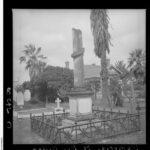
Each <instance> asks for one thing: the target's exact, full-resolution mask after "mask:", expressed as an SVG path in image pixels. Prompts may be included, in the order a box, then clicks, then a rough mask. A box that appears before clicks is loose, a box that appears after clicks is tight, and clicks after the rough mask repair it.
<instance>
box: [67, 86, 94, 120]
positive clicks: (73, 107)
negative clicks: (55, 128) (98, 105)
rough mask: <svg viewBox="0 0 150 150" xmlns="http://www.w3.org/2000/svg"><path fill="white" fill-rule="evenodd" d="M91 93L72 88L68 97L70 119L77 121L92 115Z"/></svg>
mask: <svg viewBox="0 0 150 150" xmlns="http://www.w3.org/2000/svg"><path fill="white" fill-rule="evenodd" d="M92 95H93V92H91V91H87V90H86V89H84V88H74V89H72V91H71V92H70V93H68V96H69V107H70V118H74V119H78V118H83V117H86V116H87V117H89V116H91V115H92Z"/></svg>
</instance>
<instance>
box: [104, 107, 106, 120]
mask: <svg viewBox="0 0 150 150" xmlns="http://www.w3.org/2000/svg"><path fill="white" fill-rule="evenodd" d="M105 113H106V112H105V108H104V120H105Z"/></svg>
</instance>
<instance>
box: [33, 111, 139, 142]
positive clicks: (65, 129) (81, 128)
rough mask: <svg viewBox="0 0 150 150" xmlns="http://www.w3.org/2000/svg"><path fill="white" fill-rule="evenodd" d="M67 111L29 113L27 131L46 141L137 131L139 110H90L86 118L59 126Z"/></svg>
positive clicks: (102, 137) (87, 139)
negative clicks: (137, 111)
mask: <svg viewBox="0 0 150 150" xmlns="http://www.w3.org/2000/svg"><path fill="white" fill-rule="evenodd" d="M68 117H69V113H61V114H53V115H44V114H43V115H42V116H34V115H32V114H31V115H30V120H31V131H32V132H35V133H37V134H38V135H40V136H41V137H43V138H44V139H46V140H47V141H48V142H49V143H50V144H79V143H88V142H90V141H92V140H94V139H99V140H103V139H105V138H110V137H113V136H117V135H121V134H129V133H132V132H137V131H140V114H139V113H136V114H130V113H129V112H121V111H116V112H115V111H113V110H106V109H103V110H100V109H95V110H93V117H92V119H88V122H87V118H86V122H83V120H84V119H82V123H80V124H77V122H80V121H79V120H78V121H76V122H74V124H71V125H68V126H63V123H62V122H63V120H64V119H67V118H68Z"/></svg>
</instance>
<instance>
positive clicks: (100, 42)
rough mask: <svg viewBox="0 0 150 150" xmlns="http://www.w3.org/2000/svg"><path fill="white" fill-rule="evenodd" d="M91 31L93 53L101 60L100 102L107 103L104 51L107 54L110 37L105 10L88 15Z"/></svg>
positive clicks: (94, 11)
mask: <svg viewBox="0 0 150 150" xmlns="http://www.w3.org/2000/svg"><path fill="white" fill-rule="evenodd" d="M90 20H91V29H92V33H93V37H94V52H95V54H96V56H97V57H99V58H100V59H101V78H102V100H103V101H104V102H105V103H106V101H108V103H109V92H108V71H107V62H106V51H107V52H108V53H109V44H111V43H110V39H111V36H110V34H109V32H108V24H109V18H108V15H107V10H106V9H92V10H91V14H90Z"/></svg>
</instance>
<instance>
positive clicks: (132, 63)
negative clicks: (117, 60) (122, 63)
mask: <svg viewBox="0 0 150 150" xmlns="http://www.w3.org/2000/svg"><path fill="white" fill-rule="evenodd" d="M128 64H129V65H128V68H129V69H130V71H131V72H132V73H133V75H134V77H135V78H136V79H137V80H138V79H140V78H143V79H144V76H145V53H144V52H143V51H142V49H135V50H134V51H132V52H131V53H130V57H129V58H128Z"/></svg>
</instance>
